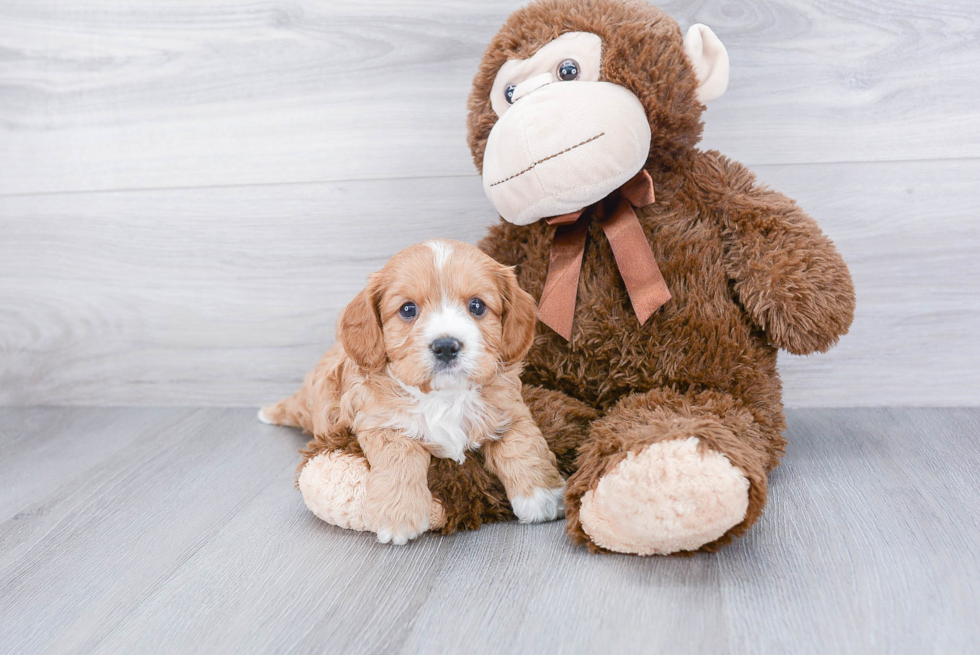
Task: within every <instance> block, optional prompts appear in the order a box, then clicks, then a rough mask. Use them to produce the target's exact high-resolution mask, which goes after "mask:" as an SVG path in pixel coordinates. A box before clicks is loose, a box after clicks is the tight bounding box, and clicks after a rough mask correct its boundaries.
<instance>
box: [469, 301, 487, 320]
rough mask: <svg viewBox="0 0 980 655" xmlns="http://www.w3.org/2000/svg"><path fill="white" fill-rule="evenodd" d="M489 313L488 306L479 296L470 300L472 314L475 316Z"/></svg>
mask: <svg viewBox="0 0 980 655" xmlns="http://www.w3.org/2000/svg"><path fill="white" fill-rule="evenodd" d="M486 313H487V306H486V305H485V304H484V303H483V301H482V300H480V299H479V298H474V299H473V300H471V301H470V314H473V316H483V315H484V314H486Z"/></svg>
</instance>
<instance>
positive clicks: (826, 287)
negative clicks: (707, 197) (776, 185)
mask: <svg viewBox="0 0 980 655" xmlns="http://www.w3.org/2000/svg"><path fill="white" fill-rule="evenodd" d="M705 158H706V159H707V160H708V161H707V162H705V163H707V164H708V168H711V169H714V170H713V173H715V174H716V175H718V174H720V175H721V176H722V179H718V178H717V177H715V178H714V180H715V181H716V182H719V183H721V184H719V185H718V187H716V188H715V189H712V193H711V195H713V196H715V197H714V198H713V199H712V200H714V201H715V202H718V201H720V212H719V215H720V219H721V229H722V237H723V239H724V242H725V267H726V269H727V271H728V275H729V277H730V278H731V279H732V281H733V282H734V289H735V293H736V294H737V295H738V298H739V300H740V301H741V303H742V305H743V306H744V307H745V309H746V311H747V312H748V313H749V314H750V316H751V317H752V319H753V320H754V321H755V322H756V323H757V324H758V325H759V327H761V328H762V329H763V330H764V331H765V332H766V336H767V337H768V338H769V340H770V341H771V342H772V343H773V344H774V345H776V346H778V347H779V348H783V349H785V350H788V351H789V352H791V353H793V354H796V355H805V354H808V353H812V352H816V351H819V352H824V351H826V350H828V349H829V348H831V347H832V346H833V345H834V344H836V343H837V340H838V339H839V338H840V337H841V336H842V335H844V334H846V333H847V330H848V328H849V327H850V325H851V321H852V320H853V319H854V283H853V282H852V281H851V274H850V272H849V271H848V270H847V265H846V264H845V263H844V260H843V259H842V258H841V256H840V254H839V253H838V252H837V249H836V248H835V247H834V244H833V243H831V241H830V239H828V238H827V236H826V235H824V234H823V232H821V231H820V228H819V227H818V226H817V223H816V221H814V220H813V219H812V218H810V217H809V216H808V215H807V214H806V213H804V212H803V211H802V210H801V209H800V208H799V207H798V206H797V205H796V203H795V202H794V201H793V200H791V199H790V198H787V197H786V196H784V195H782V194H781V193H778V192H776V191H772V190H771V189H768V188H766V187H764V186H760V185H757V184H756V183H755V176H754V175H753V174H752V173H751V172H750V171H749V170H748V169H746V168H745V167H744V166H742V165H741V164H739V163H737V162H732V161H730V160H727V159H725V158H723V157H721V156H718V155H716V154H715V153H705ZM711 160H713V161H711ZM711 177H712V176H709V178H708V179H709V180H710V179H711ZM709 184H710V182H709Z"/></svg>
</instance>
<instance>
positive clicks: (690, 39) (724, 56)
mask: <svg viewBox="0 0 980 655" xmlns="http://www.w3.org/2000/svg"><path fill="white" fill-rule="evenodd" d="M684 52H686V53H687V56H688V57H689V58H690V59H691V63H692V64H694V72H695V73H697V76H698V101H700V102H702V103H709V102H711V101H712V100H714V99H715V98H720V97H721V94H723V93H724V92H725V89H727V88H728V51H727V50H725V45H724V44H723V43H722V42H721V39H719V38H718V37H717V36H716V35H715V33H714V32H712V31H711V28H710V27H708V26H707V25H701V24H700V23H698V24H697V25H691V29H689V30H688V31H687V34H686V35H685V36H684Z"/></svg>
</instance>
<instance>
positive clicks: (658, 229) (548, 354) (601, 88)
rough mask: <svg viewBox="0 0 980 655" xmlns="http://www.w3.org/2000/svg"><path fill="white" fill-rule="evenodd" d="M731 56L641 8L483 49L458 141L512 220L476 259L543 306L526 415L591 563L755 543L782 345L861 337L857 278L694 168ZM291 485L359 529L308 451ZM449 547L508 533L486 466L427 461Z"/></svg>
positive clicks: (339, 446)
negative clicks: (501, 267) (462, 535)
mask: <svg viewBox="0 0 980 655" xmlns="http://www.w3.org/2000/svg"><path fill="white" fill-rule="evenodd" d="M727 82H728V57H727V53H726V52H725V48H724V46H723V45H722V44H721V42H720V41H719V40H718V38H717V37H716V36H715V35H714V34H713V33H712V32H711V30H709V29H708V28H706V27H704V26H701V25H695V26H693V27H692V28H691V29H690V30H689V31H688V32H687V34H686V36H685V35H683V34H682V32H681V30H680V28H679V26H678V25H677V23H676V22H675V21H674V20H672V19H671V18H670V17H668V16H667V15H666V14H664V13H663V12H662V11H661V10H659V9H657V8H655V7H653V6H650V5H648V4H646V3H644V2H619V1H613V0H543V1H539V2H533V3H532V4H530V5H529V6H527V7H525V8H523V9H520V10H518V11H516V12H515V13H514V14H513V15H511V16H510V18H508V20H507V22H506V23H505V24H504V26H503V27H502V28H501V30H500V31H499V32H498V34H497V35H496V36H495V37H494V38H493V40H492V41H491V43H490V45H489V47H488V48H487V51H486V53H485V55H484V57H483V61H482V62H481V64H480V69H479V72H478V73H477V75H476V78H475V80H474V83H473V91H472V93H471V95H470V102H469V108H470V115H469V121H468V126H469V137H468V138H469V145H470V148H471V150H472V152H473V156H474V160H475V162H476V165H477V167H478V168H479V169H480V170H481V172H482V174H483V179H484V188H485V190H486V191H487V195H488V196H489V198H490V199H491V201H492V202H493V203H494V205H495V206H496V207H497V209H498V210H499V211H500V214H501V216H502V217H503V220H502V221H501V222H500V223H499V224H498V225H496V226H495V227H493V228H491V230H490V233H489V235H488V236H487V237H486V238H485V239H484V240H483V241H482V242H481V244H480V246H481V248H482V249H483V250H484V251H486V252H487V253H489V254H490V255H491V256H493V257H494V258H496V259H497V260H498V261H500V262H501V263H504V264H506V265H512V266H515V267H516V272H517V277H518V281H519V283H520V285H521V286H522V287H523V288H524V289H525V290H527V291H528V292H529V293H530V294H531V295H532V296H534V298H535V300H537V301H539V305H540V309H539V312H540V317H541V322H540V323H539V325H538V328H537V335H536V338H535V343H534V346H533V348H532V350H531V352H530V354H529V356H528V360H527V364H526V368H525V372H524V375H523V381H524V397H525V400H526V402H527V403H528V405H529V406H530V408H531V411H532V414H533V415H534V417H535V419H536V420H537V421H538V423H539V425H540V427H541V429H542V431H543V432H544V434H545V436H546V438H547V439H548V441H549V445H550V446H551V448H552V450H553V451H554V452H555V454H556V455H557V457H558V463H559V468H560V469H561V471H562V473H563V475H565V476H567V478H568V486H567V492H566V496H565V502H566V514H567V517H568V533H569V535H570V536H571V537H572V539H573V540H574V541H575V542H576V543H586V544H588V545H589V548H590V549H592V550H609V551H616V552H622V553H636V554H640V555H651V554H668V553H675V552H680V551H692V550H698V549H704V550H713V549H715V548H717V547H719V546H721V545H723V544H725V543H727V542H729V541H730V540H731V539H732V538H733V537H735V536H738V535H740V534H742V533H744V532H745V531H746V530H747V529H748V528H749V527H750V526H751V525H752V524H753V523H755V521H756V520H757V519H758V518H759V516H760V514H761V512H762V510H763V507H764V505H765V502H766V491H767V486H766V480H767V475H768V473H769V472H770V471H771V470H772V469H773V468H774V467H775V466H776V465H777V464H778V462H779V458H780V456H781V455H782V453H783V449H784V445H785V440H784V438H783V435H782V433H783V430H784V428H785V421H784V417H783V410H782V402H781V387H780V381H779V375H778V373H777V371H776V353H777V349H779V348H782V349H785V350H788V351H789V352H791V353H795V354H806V353H812V352H823V351H826V350H827V349H829V348H830V347H831V346H833V345H834V344H835V343H836V342H837V340H838V338H839V337H840V336H841V335H843V334H845V333H846V332H847V330H848V327H849V326H850V323H851V320H852V318H853V312H854V290H853V285H852V282H851V278H850V275H849V273H848V270H847V267H846V265H845V264H844V262H843V261H842V259H841V257H840V255H839V254H838V253H837V251H836V250H835V248H834V246H833V245H832V243H831V242H830V240H829V239H828V238H827V237H826V236H824V235H823V234H822V233H821V231H820V229H819V228H818V226H817V225H816V223H815V222H814V221H813V219H811V218H810V217H809V216H807V215H806V214H805V213H803V212H802V211H801V210H800V209H799V208H798V207H797V206H796V204H795V203H794V202H793V201H792V200H790V199H789V198H786V197H785V196H783V195H781V194H779V193H777V192H775V191H772V190H769V189H767V188H765V187H764V186H760V185H758V184H757V183H756V181H755V178H754V176H753V175H752V173H750V172H749V171H748V170H747V169H746V168H745V167H744V166H742V165H741V164H739V163H737V162H734V161H731V160H729V159H727V158H725V157H724V156H722V155H721V154H719V153H717V152H713V151H708V152H705V151H701V150H698V149H697V147H696V146H697V143H698V141H699V140H700V137H701V131H702V123H701V113H702V111H703V110H704V103H705V102H708V101H710V100H712V99H714V98H716V97H717V96H719V95H721V93H723V92H724V90H725V88H726V86H727ZM307 456H308V458H310V459H309V461H308V463H307V465H306V468H304V469H303V473H302V475H301V480H300V487H301V489H302V490H303V493H304V497H305V498H306V500H307V504H308V505H309V506H310V508H311V509H313V510H314V512H316V513H317V514H318V515H319V516H321V517H322V518H325V519H326V520H328V521H330V522H332V523H336V524H339V525H344V526H345V527H358V525H359V523H358V521H360V519H359V518H358V511H359V509H358V502H359V501H358V494H359V493H361V492H360V490H359V489H360V485H361V484H362V480H363V472H364V469H365V465H364V463H363V458H362V456H361V454H360V452H359V450H358V448H357V445H356V441H354V440H353V439H352V438H351V437H350V435H317V436H316V437H315V439H314V441H313V442H312V443H311V447H310V449H309V450H308V451H307ZM429 486H430V488H431V490H432V494H433V497H434V499H435V500H434V502H435V503H438V504H439V505H441V508H437V509H441V510H442V512H436V513H439V514H444V516H445V522H444V523H443V524H442V525H441V529H442V531H443V532H452V531H454V530H458V529H472V528H476V527H478V526H479V525H480V524H481V523H482V522H488V521H498V520H509V519H512V518H513V514H512V513H511V511H510V508H509V505H508V504H507V500H506V494H505V493H504V490H503V487H502V485H501V484H500V482H499V481H498V480H496V479H495V478H493V477H492V476H491V475H490V474H488V473H487V472H486V470H485V468H484V467H483V466H482V465H481V462H480V456H479V454H478V453H477V454H475V456H474V457H470V458H468V459H467V460H466V462H465V463H464V464H463V465H462V466H460V465H457V464H456V462H453V461H449V460H433V464H432V468H431V469H430V472H429Z"/></svg>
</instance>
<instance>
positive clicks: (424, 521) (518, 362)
mask: <svg viewBox="0 0 980 655" xmlns="http://www.w3.org/2000/svg"><path fill="white" fill-rule="evenodd" d="M535 318H536V307H535V304H534V300H533V299H532V298H531V296H530V295H528V294H527V293H526V292H525V291H523V290H522V289H521V288H520V287H519V286H518V285H517V280H516V278H515V276H514V273H513V271H512V270H511V269H510V268H508V267H505V266H501V265H500V264H498V263H497V262H496V261H494V260H493V259H491V258H490V257H488V256H487V255H485V254H484V253H482V252H481V251H480V250H478V249H477V248H475V247H473V246H471V245H468V244H465V243H460V242H457V241H445V240H437V241H426V242H424V243H421V244H418V245H415V246H411V247H409V248H406V249H405V250H402V251H401V252H399V253H398V254H396V255H395V256H394V257H392V259H391V260H390V261H389V262H388V263H387V264H386V265H385V267H384V268H383V269H381V270H380V271H378V272H377V273H374V274H373V275H371V276H370V277H369V278H368V285H367V288H366V289H364V291H362V292H361V293H360V294H358V295H357V297H356V298H354V300H353V301H351V303H350V304H349V305H348V306H347V308H346V309H345V310H344V312H343V314H342V315H341V317H340V319H339V321H338V324H337V334H338V341H337V343H336V344H334V346H333V348H331V349H330V351H329V352H327V354H326V355H325V356H324V357H323V359H322V360H321V361H320V363H319V365H318V366H317V367H316V369H314V370H313V371H312V372H311V373H310V374H309V375H307V377H306V380H305V381H304V382H303V386H302V388H301V389H300V390H299V391H298V392H297V393H296V394H295V395H294V396H292V397H291V398H287V399H285V400H283V401H281V402H279V403H278V404H276V405H273V406H271V407H267V408H265V409H263V410H262V412H260V418H261V419H262V420H264V421H266V422H270V423H276V424H279V425H291V426H297V427H301V428H303V429H304V430H306V431H308V432H310V433H312V434H314V435H317V434H328V433H334V432H336V431H338V430H349V431H350V433H352V434H354V435H356V437H357V442H358V444H359V445H360V447H361V449H362V450H363V452H364V455H365V456H366V458H367V461H368V465H369V467H370V471H369V473H368V477H367V484H366V492H365V499H364V518H365V524H366V527H367V528H368V529H369V530H372V531H373V532H375V533H377V535H378V541H381V542H382V543H388V542H391V543H395V544H404V543H406V542H407V541H408V540H409V539H414V538H415V537H417V536H418V535H420V534H421V533H423V532H425V531H426V530H427V529H428V527H429V517H430V512H431V509H432V495H431V493H430V492H429V488H428V482H427V474H428V470H429V459H430V457H431V456H433V455H434V456H436V457H442V458H447V459H454V460H456V461H457V462H460V463H462V462H463V461H464V460H465V458H466V452H467V450H476V449H482V451H483V456H484V461H485V464H486V467H487V468H488V469H489V470H490V472H492V473H494V474H495V475H497V477H499V478H500V480H501V481H502V482H503V484H504V488H505V489H506V491H507V496H508V498H509V499H510V502H511V506H512V507H513V510H514V514H516V515H517V517H518V518H519V519H520V520H521V521H522V522H538V521H549V520H553V519H556V518H558V517H559V516H562V515H563V514H564V502H563V495H564V488H565V484H564V480H562V478H561V476H560V474H559V473H558V468H557V466H556V463H555V456H554V455H553V454H552V452H551V451H550V450H549V449H548V446H547V444H546V443H545V440H544V437H543V436H542V435H541V431H540V430H539V429H538V427H537V425H536V424H535V423H534V421H533V420H532V418H531V415H530V413H529V412H528V409H527V407H526V406H525V405H524V402H523V400H522V398H521V381H520V377H519V376H520V373H521V367H522V361H523V359H524V356H525V355H526V354H527V351H528V350H529V349H530V347H531V343H532V341H533V338H534V324H535Z"/></svg>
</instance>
